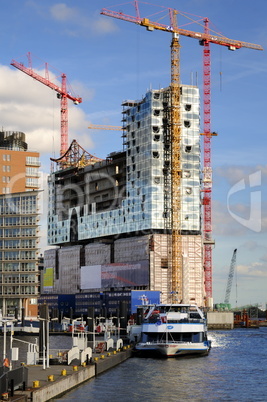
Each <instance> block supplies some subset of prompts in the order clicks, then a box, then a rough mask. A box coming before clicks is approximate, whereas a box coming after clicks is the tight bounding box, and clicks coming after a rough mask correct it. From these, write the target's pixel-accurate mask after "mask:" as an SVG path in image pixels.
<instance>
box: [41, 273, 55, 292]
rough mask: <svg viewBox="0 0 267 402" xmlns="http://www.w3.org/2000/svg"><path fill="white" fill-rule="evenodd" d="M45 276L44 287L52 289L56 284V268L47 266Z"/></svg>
mask: <svg viewBox="0 0 267 402" xmlns="http://www.w3.org/2000/svg"><path fill="white" fill-rule="evenodd" d="M43 278H44V289H51V288H52V287H53V286H54V268H46V269H45V271H44V277H43Z"/></svg>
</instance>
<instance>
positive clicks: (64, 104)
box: [10, 52, 82, 156]
mask: <svg viewBox="0 0 267 402" xmlns="http://www.w3.org/2000/svg"><path fill="white" fill-rule="evenodd" d="M27 57H28V63H29V67H25V66H24V64H23V63H18V62H17V61H15V60H12V62H11V63H10V64H11V65H12V66H14V67H16V68H17V69H19V70H20V71H23V72H24V73H25V74H27V75H29V76H30V77H32V78H34V79H35V80H37V81H39V82H41V83H42V84H44V85H46V86H48V87H49V88H51V89H53V90H54V91H56V92H57V96H58V98H59V99H60V101H61V137H60V138H61V145H60V155H61V156H62V155H64V153H65V152H66V151H67V149H68V147H69V144H68V99H70V100H72V101H73V103H74V104H75V105H78V104H79V103H81V102H82V98H76V97H75V96H72V95H71V94H70V93H69V92H68V91H67V76H66V74H63V73H62V74H61V79H62V81H61V88H60V87H59V86H58V85H56V84H54V83H53V82H51V81H50V80H49V72H48V64H47V63H45V77H42V76H41V75H39V74H38V73H36V72H35V71H33V69H32V61H31V54H30V52H28V53H27Z"/></svg>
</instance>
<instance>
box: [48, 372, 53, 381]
mask: <svg viewBox="0 0 267 402" xmlns="http://www.w3.org/2000/svg"><path fill="white" fill-rule="evenodd" d="M48 381H51V382H52V381H54V376H53V374H51V375H49V376H48Z"/></svg>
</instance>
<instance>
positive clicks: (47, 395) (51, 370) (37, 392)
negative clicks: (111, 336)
mask: <svg viewBox="0 0 267 402" xmlns="http://www.w3.org/2000/svg"><path fill="white" fill-rule="evenodd" d="M131 356H132V347H131V346H130V345H126V346H123V348H121V349H120V350H117V351H116V350H112V351H109V352H103V353H94V354H93V356H92V359H91V361H90V362H89V363H88V364H85V363H83V364H80V365H73V364H72V365H62V364H55V365H50V367H48V368H46V369H44V368H43V365H32V366H27V369H28V380H27V385H26V388H25V390H21V389H17V390H15V391H14V393H13V395H6V396H4V395H2V399H4V398H6V399H5V400H9V401H25V402H26V401H32V402H45V401H49V400H51V399H52V398H55V397H59V396H60V395H63V394H64V393H66V392H69V391H70V390H71V389H73V388H75V387H77V386H79V385H80V384H82V383H83V382H85V381H87V380H89V379H91V378H93V377H96V376H97V375H99V374H101V373H103V372H105V371H107V370H109V369H111V368H113V367H115V366H117V365H118V364H120V363H122V362H124V361H125V360H127V359H128V358H130V357H131Z"/></svg>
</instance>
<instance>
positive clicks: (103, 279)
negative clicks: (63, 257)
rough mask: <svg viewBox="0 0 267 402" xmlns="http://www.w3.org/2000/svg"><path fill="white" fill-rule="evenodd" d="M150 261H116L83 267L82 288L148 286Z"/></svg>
mask: <svg viewBox="0 0 267 402" xmlns="http://www.w3.org/2000/svg"><path fill="white" fill-rule="evenodd" d="M148 283H149V266H148V261H147V260H145V261H138V262H134V263H130V264H127V263H114V264H105V265H91V266H83V267H81V289H82V290H85V289H105V288H111V287H129V288H131V287H135V286H147V285H148Z"/></svg>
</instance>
